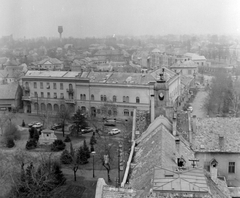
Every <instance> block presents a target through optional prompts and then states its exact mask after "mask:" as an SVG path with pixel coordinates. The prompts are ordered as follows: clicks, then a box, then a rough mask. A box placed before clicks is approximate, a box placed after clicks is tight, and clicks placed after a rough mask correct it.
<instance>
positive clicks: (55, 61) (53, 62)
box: [38, 57, 62, 65]
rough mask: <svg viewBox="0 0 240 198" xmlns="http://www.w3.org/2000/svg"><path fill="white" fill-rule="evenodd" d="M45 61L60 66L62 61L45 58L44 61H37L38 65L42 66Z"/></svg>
mask: <svg viewBox="0 0 240 198" xmlns="http://www.w3.org/2000/svg"><path fill="white" fill-rule="evenodd" d="M47 61H49V62H51V63H52V64H62V61H60V60H58V59H57V58H50V57H48V58H45V59H43V60H41V61H39V62H38V64H39V65H42V64H44V63H45V62H47Z"/></svg>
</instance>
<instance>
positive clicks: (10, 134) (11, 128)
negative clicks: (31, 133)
mask: <svg viewBox="0 0 240 198" xmlns="http://www.w3.org/2000/svg"><path fill="white" fill-rule="evenodd" d="M3 138H4V140H5V141H6V143H7V141H8V140H9V139H11V140H19V139H21V133H20V131H19V130H18V128H17V126H16V125H15V124H13V123H9V124H8V125H7V126H6V127H5V129H4V133H3Z"/></svg>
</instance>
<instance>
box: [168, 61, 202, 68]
mask: <svg viewBox="0 0 240 198" xmlns="http://www.w3.org/2000/svg"><path fill="white" fill-rule="evenodd" d="M178 67H193V68H195V67H197V64H196V63H195V62H193V61H192V60H189V61H184V62H180V61H178V62H177V63H175V64H173V65H172V66H171V67H170V68H178Z"/></svg>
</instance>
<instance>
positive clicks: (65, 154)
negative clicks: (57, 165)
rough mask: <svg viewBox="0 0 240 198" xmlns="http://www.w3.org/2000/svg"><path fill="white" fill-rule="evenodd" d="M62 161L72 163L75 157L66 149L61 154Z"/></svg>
mask: <svg viewBox="0 0 240 198" xmlns="http://www.w3.org/2000/svg"><path fill="white" fill-rule="evenodd" d="M60 161H61V163H63V164H71V163H72V161H73V157H72V156H71V154H70V152H69V151H68V150H66V149H65V150H64V151H63V152H62V154H61V156H60Z"/></svg>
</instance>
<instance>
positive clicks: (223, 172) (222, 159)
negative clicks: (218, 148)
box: [195, 152, 240, 184]
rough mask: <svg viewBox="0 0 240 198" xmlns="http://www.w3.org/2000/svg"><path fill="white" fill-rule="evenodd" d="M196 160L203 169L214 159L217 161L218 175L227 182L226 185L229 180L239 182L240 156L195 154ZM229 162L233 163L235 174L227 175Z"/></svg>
mask: <svg viewBox="0 0 240 198" xmlns="http://www.w3.org/2000/svg"><path fill="white" fill-rule="evenodd" d="M195 156H196V158H197V159H199V165H201V166H203V167H204V165H205V167H206V166H207V164H208V163H209V162H210V161H211V160H212V159H213V158H214V159H216V160H217V162H218V165H217V169H218V175H220V176H224V177H225V178H226V179H227V180H228V184H230V183H231V180H238V181H240V170H239V165H240V154H238V153H236V154H235V153H220V152H219V153H204V152H202V153H201V152H196V154H195ZM229 162H235V173H228V167H229Z"/></svg>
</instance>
